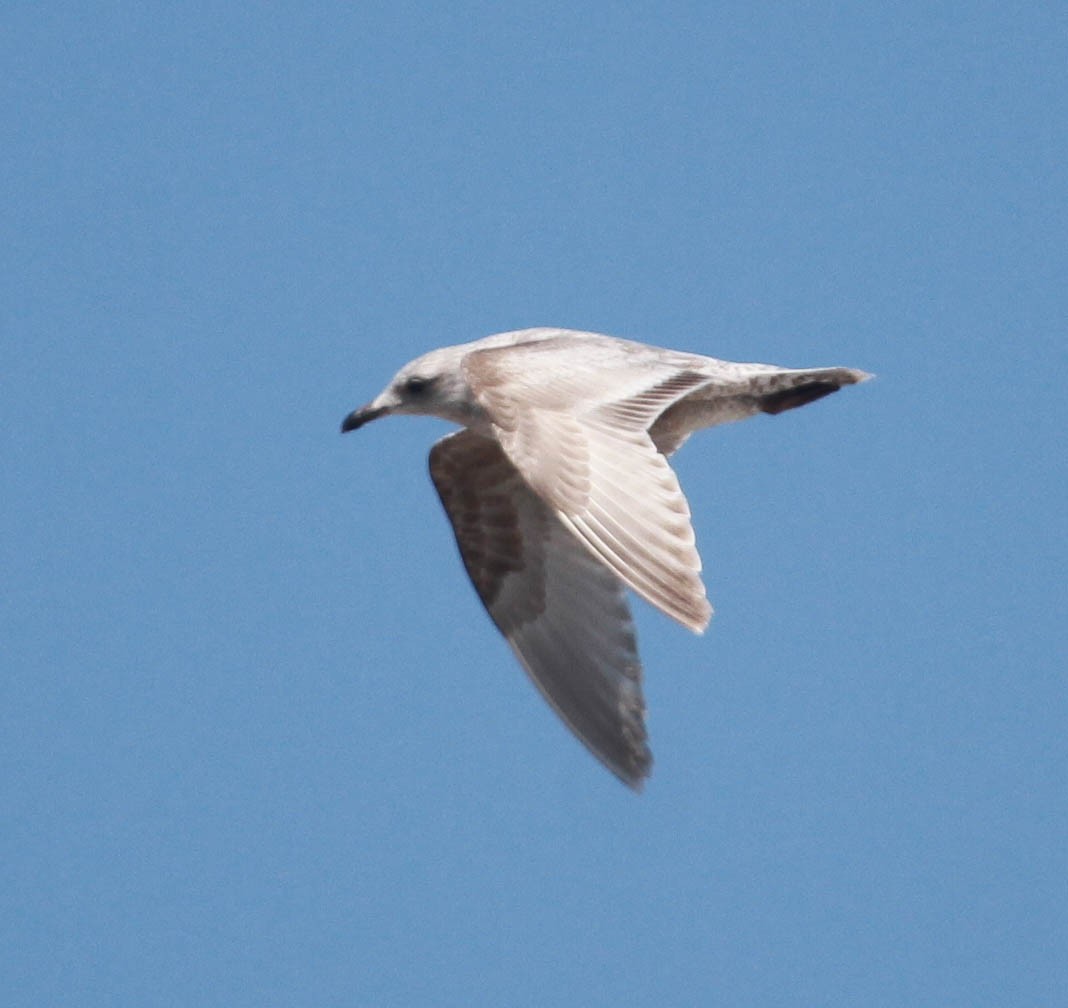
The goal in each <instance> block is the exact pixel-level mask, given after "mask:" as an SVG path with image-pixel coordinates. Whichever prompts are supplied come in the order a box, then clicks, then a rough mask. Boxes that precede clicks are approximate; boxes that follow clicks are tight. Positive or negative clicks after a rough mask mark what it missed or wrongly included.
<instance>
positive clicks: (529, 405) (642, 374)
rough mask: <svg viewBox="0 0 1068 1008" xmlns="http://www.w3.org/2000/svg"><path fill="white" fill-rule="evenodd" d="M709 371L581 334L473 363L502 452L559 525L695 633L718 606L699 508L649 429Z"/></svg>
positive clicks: (477, 390) (474, 383)
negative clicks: (712, 600)
mask: <svg viewBox="0 0 1068 1008" xmlns="http://www.w3.org/2000/svg"><path fill="white" fill-rule="evenodd" d="M563 351H567V352H563ZM701 365H702V358H696V357H692V356H687V355H684V354H673V353H669V352H667V351H659V350H656V349H655V348H651V347H644V346H642V345H641V344H632V343H626V342H624V341H620V340H607V339H606V340H604V341H603V342H602V341H589V340H580V339H575V338H572V337H560V338H557V339H550V340H545V341H542V342H538V343H527V344H520V345H517V346H511V347H503V348H496V349H490V350H481V351H475V352H473V353H471V354H469V355H468V356H467V358H465V361H464V370H465V373H466V376H467V379H468V383H469V385H470V387H471V389H472V391H473V392H474V394H475V396H476V398H477V399H478V401H479V402H480V403H481V404H482V406H483V408H484V409H485V410H486V412H487V414H488V415H489V418H490V421H491V424H492V427H493V433H494V435H495V436H496V438H497V439H498V440H499V441H500V444H501V447H502V448H503V449H504V452H505V454H506V455H507V456H508V459H509V460H510V461H511V462H512V464H513V465H514V466H515V467H516V469H518V470H519V473H520V474H521V475H522V477H523V479H524V480H525V481H526V482H527V483H528V484H529V485H530V487H531V488H532V489H533V490H534V491H535V493H536V494H537V495H538V496H539V497H541V499H542V500H543V501H545V503H546V504H548V505H549V507H550V508H551V509H552V511H553V513H554V514H555V515H556V517H557V518H558V519H559V521H560V523H561V524H563V525H564V526H565V527H566V528H568V529H570V530H571V531H572V532H574V534H575V535H576V536H577V537H578V538H579V539H580V540H581V541H582V542H583V543H585V544H586V547H587V548H588V549H589V550H590V551H591V552H592V553H593V554H594V555H595V556H596V557H598V558H599V559H600V560H601V561H602V562H603V563H604V564H606V565H607V566H608V567H609V568H610V569H611V570H612V571H613V572H614V573H615V575H616V576H617V577H619V578H620V579H621V580H622V581H624V582H625V583H626V584H628V585H629V586H630V587H631V588H633V589H634V590H635V591H636V592H638V594H639V595H641V596H643V597H644V598H645V599H647V600H648V601H649V602H651V603H652V604H653V605H655V606H657V607H658V608H659V609H661V610H662V611H663V612H665V613H666V614H667V615H669V616H671V617H673V618H674V619H676V620H678V621H679V622H680V623H682V624H683V625H684V626H686V627H689V628H690V629H692V630H695V631H697V632H700V631H701V630H703V629H704V628H705V626H707V624H708V620H709V617H710V615H711V613H712V608H711V606H710V605H709V604H708V600H707V599H706V598H705V590H704V585H703V584H702V582H701V577H700V571H701V560H700V557H699V556H698V554H697V550H696V548H695V546H694V534H693V529H692V527H691V525H690V510H689V506H688V505H687V503H686V498H685V497H684V496H683V493H682V490H681V488H680V487H679V483H678V480H677V479H676V477H675V474H674V472H673V471H672V470H671V467H670V466H669V465H668V464H667V461H666V460H665V458H664V456H663V455H662V454H661V453H660V452H658V451H657V449H656V446H655V445H654V444H653V441H652V439H651V438H650V436H649V434H648V430H647V428H648V427H649V425H650V424H651V423H652V422H653V421H654V420H655V418H656V417H657V416H659V415H660V414H661V413H662V412H663V411H664V410H665V409H666V408H668V407H669V406H670V405H671V404H672V403H674V402H676V401H678V400H679V399H681V398H682V397H684V396H686V395H687V394H688V393H690V392H692V391H693V390H695V389H697V388H700V387H701V386H703V385H705V384H707V383H708V382H709V381H711V380H712V376H710V375H709V374H708V373H703V372H701V371H699V370H697V368H698V367H700V366H701Z"/></svg>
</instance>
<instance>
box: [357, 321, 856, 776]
mask: <svg viewBox="0 0 1068 1008" xmlns="http://www.w3.org/2000/svg"><path fill="white" fill-rule="evenodd" d="M867 377H869V376H868V375H866V374H865V373H864V372H862V371H855V370H851V369H849V368H816V369H803V370H795V369H789V368H779V367H773V366H770V365H766V364H735V363H731V362H729V361H721V360H716V359H715V358H713V357H703V356H700V355H697V354H689V353H680V352H677V351H673V350H662V349H659V348H657V347H651V346H647V345H645V344H643V343H635V342H631V341H629V340H620V339H615V338H613V337H610V336H601V335H598V334H596V333H585V332H575V331H573V330H567V329H524V330H520V331H517V332H510V333H501V334H499V335H496V336H489V337H486V338H485V339H482V340H477V341H475V342H473V343H465V344H462V345H460V346H453V347H445V348H443V349H440V350H434V351H432V352H431V353H428V354H426V355H424V356H423V357H420V358H418V359H416V360H414V361H412V362H411V363H410V364H408V365H406V366H405V367H404V368H402V369H401V371H400V372H398V374H397V375H396V377H395V378H394V379H393V381H392V382H390V384H389V385H388V386H387V388H386V389H385V391H383V392H382V394H381V395H379V396H378V397H377V398H376V399H374V400H373V401H372V402H370V403H369V404H368V405H367V406H364V407H363V408H361V409H359V410H355V411H354V412H352V413H350V414H349V415H348V416H347V417H346V418H345V421H344V423H343V424H342V430H343V431H348V430H353V429H355V428H357V427H360V426H362V425H363V424H365V423H366V422H368V421H369V420H372V419H375V418H376V417H379V416H383V415H386V414H390V413H416V414H430V415H434V416H440V417H443V418H444V419H446V420H452V421H454V422H456V423H459V424H461V425H462V426H463V427H465V428H466V429H465V430H463V431H460V432H458V433H455V434H451V435H449V436H447V437H445V438H443V439H442V440H440V441H439V442H438V443H437V444H436V445H434V447H433V449H432V450H431V453H430V473H431V477H432V478H433V481H434V485H435V487H436V488H437V490H438V494H439V495H440V497H441V501H442V504H443V505H444V507H445V511H446V513H447V514H448V516H449V520H450V521H451V522H452V526H453V529H454V531H455V533H456V541H457V544H458V546H459V549H460V555H461V557H462V559H463V562H464V566H465V567H466V568H467V572H468V574H469V575H470V577H471V580H472V582H473V583H474V585H475V588H476V590H477V591H478V593H479V596H480V598H481V599H482V601H483V603H484V604H485V606H486V609H487V610H488V611H489V614H490V616H491V617H492V618H493V621H494V623H496V625H497V627H498V628H499V629H500V631H501V633H502V634H504V636H505V638H506V639H507V640H508V642H509V643H510V644H511V646H512V648H513V650H514V651H515V653H516V655H517V656H518V658H519V660H520V662H521V663H522V664H523V667H524V668H525V669H526V670H527V672H528V673H529V675H530V677H531V679H532V680H533V681H534V683H535V685H537V687H538V689H539V690H540V691H541V692H542V694H543V695H544V696H545V698H546V699H547V700H548V701H549V703H550V704H552V706H553V708H554V709H555V710H556V711H557V713H558V714H559V715H560V716H561V717H562V718H563V719H564V721H565V722H566V723H567V724H568V726H569V727H570V728H571V730H572V731H573V732H574V733H575V734H576V735H577V736H578V737H579V738H580V739H581V740H582V741H583V742H584V743H585V744H586V746H587V747H589V749H590V750H591V751H592V752H593V753H594V755H596V756H597V757H598V758H599V759H600V760H601V761H602V762H603V763H604V764H605V765H606V766H607V767H608V768H609V769H610V770H612V771H613V772H614V773H616V774H617V775H618V776H619V777H620V778H621V779H622V780H624V781H625V782H626V783H627V784H629V785H631V786H632V787H640V785H641V783H642V781H643V780H644V778H645V777H646V776H647V775H648V773H649V768H650V766H651V763H652V757H651V755H650V753H649V749H648V746H647V744H646V733H645V722H644V702H643V699H642V690H641V674H642V673H641V664H640V661H639V658H638V652H637V646H636V642H635V637H634V628H633V624H632V622H631V618H630V612H629V610H628V607H627V600H626V597H625V593H624V586H627V587H629V588H631V589H633V590H634V591H635V592H636V593H637V594H639V595H641V596H642V597H643V598H644V599H646V600H647V601H648V602H650V603H652V604H653V605H654V606H656V607H657V608H658V609H660V610H661V611H663V612H664V613H666V614H667V615H668V616H671V617H672V618H673V619H675V620H677V621H678V622H679V623H681V624H682V625H683V626H685V627H688V628H689V629H691V630H694V631H696V632H701V631H702V630H703V629H704V628H705V627H706V626H707V624H708V620H709V617H710V616H711V614H712V608H711V606H710V605H709V604H708V600H707V599H706V597H705V589H704V585H703V583H702V581H701V576H700V571H701V559H700V557H699V556H698V553H697V549H696V547H695V545H694V534H693V528H692V526H691V523H690V510H689V506H688V505H687V503H686V498H685V497H684V496H683V493H682V490H681V488H680V487H679V484H678V480H677V479H676V477H675V473H674V472H673V471H672V469H671V467H670V465H669V464H668V462H667V457H668V456H670V455H671V454H672V452H674V451H675V450H676V449H677V448H678V447H679V446H680V445H681V444H682V443H683V442H684V441H685V440H686V438H688V437H689V436H690V435H691V434H692V433H693V432H694V431H697V430H700V429H702V428H704V427H711V426H713V425H715V424H719V423H724V422H727V421H730V420H740V419H743V418H745V417H748V416H752V415H754V414H756V413H759V412H765V413H772V414H775V413H780V412H782V411H784V410H787V409H792V408H794V407H795V406H801V405H804V404H805V403H808V402H812V401H813V400H815V399H818V398H821V397H822V396H824V395H827V394H829V393H831V392H834V391H836V390H837V389H839V388H840V387H841V386H843V385H852V384H855V383H856V382H859V381H863V380H864V379H865V378H867Z"/></svg>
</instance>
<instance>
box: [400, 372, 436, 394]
mask: <svg viewBox="0 0 1068 1008" xmlns="http://www.w3.org/2000/svg"><path fill="white" fill-rule="evenodd" d="M430 384H431V382H430V379H429V378H422V377H420V376H419V375H412V376H411V378H408V379H406V380H405V382H404V391H405V392H407V393H408V394H409V395H422V394H423V393H424V392H425V391H426V390H427V389H428V388H430Z"/></svg>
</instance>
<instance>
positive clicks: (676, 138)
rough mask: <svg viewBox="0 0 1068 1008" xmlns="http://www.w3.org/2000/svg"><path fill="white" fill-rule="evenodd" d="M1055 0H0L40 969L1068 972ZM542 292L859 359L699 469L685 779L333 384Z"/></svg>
mask: <svg viewBox="0 0 1068 1008" xmlns="http://www.w3.org/2000/svg"><path fill="white" fill-rule="evenodd" d="M1066 38H1068V15H1066V13H1065V9H1064V7H1063V5H1061V4H1055V3H1026V4H1011V3H1010V4H1006V3H1004V2H1001V0H999V2H970V3H947V4H927V3H898V4H886V3H868V4H852V5H846V4H827V3H824V4H819V3H817V4H804V5H801V4H797V5H793V4H776V3H748V4H727V3H679V4H670V3H669V4H629V5H617V4H588V5H574V4H559V3H553V2H548V3H547V2H539V3H536V4H533V3H513V4H491V3H484V4H478V3H474V4H471V3H460V4H444V3H442V4H408V3H397V2H390V3H356V4H327V3H312V4H302V5H296V6H292V7H290V8H289V9H285V8H284V7H279V6H276V5H258V4H255V5H243V4H242V5H239V4H205V3H186V4H162V3H143V4H134V3H100V4H90V5H83V4H64V3H55V4H27V3H18V2H14V3H8V4H5V5H4V9H3V11H2V12H0V60H2V62H0V65H2V67H3V73H2V77H3V93H2V97H3V101H2V103H0V129H2V142H0V169H2V185H3V201H2V215H3V216H2V222H0V224H2V238H3V240H2V243H0V259H2V270H0V320H2V332H3V357H2V369H0V372H2V373H0V411H2V426H3V430H2V434H0V444H2V452H3V482H4V490H3V493H2V496H0V528H2V537H0V568H2V578H0V585H2V607H0V648H2V656H3V657H2V664H3V675H2V677H0V682H2V690H3V693H2V702H0V757H2V774H0V810H2V817H0V986H2V988H3V989H4V991H5V994H4V1002H5V1004H7V1005H12V1006H34V1008H38V1006H42V1005H77V1006H79V1008H84V1006H98V1005H100V1006H103V1005H108V1006H111V1005H137V1006H156V1005H174V1006H182V1008H189V1006H201V1005H225V1006H229V1008H245V1006H248V1008H253V1006H256V1008H259V1006H265V1005H266V1006H274V1005H278V1006H290V1005H292V1006H305V1005H308V1006H324V1005H331V1006H333V1005H338V1006H347V1005H352V1006H363V1005H368V1006H371V1005H373V1006H403V1005H431V1004H432V1005H449V1006H452V1005H456V1006H467V1005H478V1004H485V1005H541V1006H546V1005H552V1006H556V1005H560V1006H565V1005H566V1006H575V1005H583V1006H604V1005H612V1006H620V1005H627V1006H652V1005H656V1006H664V1005H712V1004H715V1005H729V1006H735V1005H737V1006H779V1005H781V1006H792V1005H799V1006H817V1005H818V1006H847V1005H848V1006H852V1005H858V1006H884V1005H885V1006H910V1008H911V1006H917V1005H931V1006H939V1008H944V1006H958V1005H959V1006H978V1005H984V1006H985V1005H990V1006H1006V1005H1057V1004H1064V1003H1066V1002H1065V998H1066V997H1068V995H1066V993H1065V992H1066V990H1068V966H1066V964H1068V923H1066V918H1065V912H1066V911H1065V906H1066V902H1068V854H1066V850H1068V814H1066V797H1068V771H1066V767H1068V745H1066V741H1065V729H1066V723H1068V721H1066V718H1068V703H1066V689H1065V671H1066V669H1065V666H1066V664H1068V661H1066V658H1068V613H1066V592H1065V567H1066V563H1068V535H1066V524H1068V523H1066V513H1068V508H1066V503H1065V500H1066V496H1068V487H1066V479H1065V454H1066V453H1065V442H1064V437H1065V427H1066V420H1068V410H1066V406H1065V400H1066V380H1068V366H1066V362H1068V350H1066V342H1065V339H1066V320H1068V280H1066V278H1068V228H1066V223H1068V221H1066V216H1068V214H1066V209H1065V207H1066V195H1068V182H1066V170H1065V165H1066V163H1068V128H1066V124H1068V99H1066V95H1068V55H1066V54H1068V45H1066ZM532 325H560V326H567V327H572V328H586V329H593V330H597V331H601V332H608V333H612V334H614V335H618V336H626V337H630V338H634V339H639V340H644V341H647V342H652V343H657V344H660V345H663V346H668V347H674V348H678V349H687V350H694V351H697V352H700V353H705V354H710V355H713V356H719V357H725V358H729V359H735V360H757V361H766V362H771V363H777V364H784V365H796V366H801V365H825V364H826V365H832V364H835V365H837V364H841V365H848V366H852V367H859V368H863V369H865V370H868V371H873V372H875V373H876V374H877V375H878V379H877V380H876V381H874V382H870V383H868V384H866V385H864V386H861V387H859V388H851V389H846V390H844V391H843V392H841V393H840V394H838V395H836V396H834V397H832V398H830V399H827V400H825V401H823V402H820V403H818V404H815V405H813V406H810V407H807V408H805V409H803V410H798V411H796V412H792V413H788V414H784V415H783V416H780V417H775V418H768V417H760V418H757V419H754V420H751V421H748V422H747V423H745V424H741V425H736V426H733V427H726V428H721V429H719V430H715V431H711V432H708V433H707V434H705V435H703V436H700V437H698V438H695V439H694V440H693V441H691V442H690V443H689V444H688V445H687V446H686V448H685V449H684V450H683V452H682V453H681V454H680V455H679V456H678V460H677V468H678V471H679V473H680V476H681V479H682V481H683V485H684V487H685V489H686V490H687V492H688V495H689V499H690V503H691V506H692V509H693V512H694V516H695V526H696V530H697V535H698V542H699V545H700V547H701V550H702V554H703V557H704V561H705V569H706V574H707V582H708V587H709V593H710V596H711V598H712V601H713V603H714V604H715V606H716V610H717V612H716V616H715V618H714V619H713V622H712V625H711V627H710V629H709V631H708V633H707V634H706V635H705V636H704V637H701V638H698V637H694V636H692V635H690V634H688V633H686V632H685V631H683V630H682V629H680V628H679V627H677V626H676V625H674V624H672V623H671V622H670V621H669V620H667V619H665V618H664V617H662V616H661V615H660V614H659V613H656V612H654V611H652V610H650V609H649V608H648V607H647V606H645V605H644V604H643V603H640V602H636V603H635V613H636V618H637V621H638V628H639V636H640V641H641V645H642V651H643V655H644V658H645V664H646V676H647V699H648V704H649V727H650V731H651V736H652V745H653V750H654V753H655V756H656V765H655V768H654V773H653V777H652V778H651V780H650V782H649V784H648V786H647V788H646V790H645V793H644V794H642V795H640V796H639V795H635V794H632V793H631V792H629V791H628V790H627V789H625V788H624V787H622V786H621V785H620V784H619V783H618V782H617V781H616V780H615V779H614V778H612V777H611V776H610V775H609V774H608V773H607V772H606V771H605V770H604V769H603V768H601V767H600V766H599V765H598V764H597V763H596V761H594V760H593V759H592V758H591V757H590V756H589V755H588V754H587V753H586V752H585V750H584V749H583V748H582V747H581V746H580V745H579V744H578V743H576V742H575V741H574V740H573V739H572V738H571V737H570V736H569V735H568V733H567V732H566V730H565V729H564V728H563V727H562V726H561V725H560V724H559V723H558V722H557V721H556V719H555V718H554V716H553V715H552V713H551V712H550V711H549V710H548V708H547V707H546V706H545V704H544V703H543V702H542V701H541V700H540V698H539V697H538V696H537V695H536V693H535V691H534V690H533V689H532V688H531V686H530V685H529V683H528V682H527V681H526V680H525V678H524V676H523V674H522V672H521V671H520V669H519V667H518V666H517V665H516V663H515V662H514V660H513V659H512V657H511V654H510V652H509V651H508V649H507V647H506V645H505V644H504V642H503V641H502V640H501V639H500V637H499V636H498V635H497V633H496V631H495V630H494V629H493V627H492V625H491V624H490V622H489V620H488V618H487V617H486V615H485V613H484V612H483V610H482V608H481V606H480V605H479V603H478V601H477V599H476V597H475V594H474V591H473V590H472V588H471V587H470V585H469V583H468V581H467V579H466V576H465V575H464V573H463V571H462V569H461V567H460V564H459V561H458V558H457V556H456V553H455V547H454V544H453V541H452V538H451V533H450V531H449V528H448V525H447V523H446V520H445V517H444V515H443V513H442V512H441V509H440V507H439V505H438V502H437V499H436V496H435V494H434V492H433V489H432V487H431V485H430V482H429V479H428V477H427V474H426V457H427V452H428V450H429V448H430V445H431V443H432V442H433V441H434V440H435V439H436V438H437V437H439V436H441V434H442V433H444V432H445V431H447V430H448V429H449V428H448V426H447V425H446V424H443V423H440V422H438V421H434V420H424V419H418V420H416V419H399V420H391V421H384V422H382V423H380V424H375V425H373V426H372V427H370V428H367V429H366V430H363V431H360V432H359V433H358V434H352V435H348V436H346V437H344V438H342V437H340V436H339V434H338V424H339V422H340V420H341V418H342V416H343V415H344V414H345V413H347V412H348V411H349V410H350V409H352V408H353V407H355V406H358V405H360V404H362V403H363V402H365V401H367V400H368V399H369V398H371V397H372V396H373V395H374V394H376V393H377V392H378V391H379V390H380V388H381V387H382V386H383V385H384V384H385V383H386V381H387V380H388V379H389V378H390V376H391V375H392V374H393V373H394V371H396V370H397V368H399V367H400V366H401V365H402V364H404V363H405V362H406V361H407V360H409V359H410V358H412V357H414V356H416V355H418V354H420V353H422V352H424V351H425V350H428V349H431V348H433V347H436V346H440V345H444V344H449V343H457V342H462V341H466V340H470V339H475V338H478V337H480V336H483V335H486V334H489V333H492V332H496V331H500V330H504V329H513V328H519V327H526V326H532Z"/></svg>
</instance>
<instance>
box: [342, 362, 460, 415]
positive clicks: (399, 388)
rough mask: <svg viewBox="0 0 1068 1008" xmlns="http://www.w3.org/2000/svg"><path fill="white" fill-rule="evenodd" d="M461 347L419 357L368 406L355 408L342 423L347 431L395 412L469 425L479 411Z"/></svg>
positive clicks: (399, 373) (403, 368)
mask: <svg viewBox="0 0 1068 1008" xmlns="http://www.w3.org/2000/svg"><path fill="white" fill-rule="evenodd" d="M462 361H463V353H462V352H461V348H459V347H444V348H443V349H441V350H432V351H431V352H430V353H428V354H424V355H423V356H422V357H417V358H416V359H415V360H413V361H412V362H411V363H409V364H405V365H404V367H402V368H401V369H400V371H398V372H397V374H396V375H395V376H394V377H393V380H392V381H391V382H390V383H389V384H388V385H387V386H386V387H385V389H384V390H383V391H382V392H381V394H380V395H378V396H377V397H376V398H374V399H372V400H371V401H370V402H369V403H367V405H366V406H361V407H360V408H359V409H356V410H353V411H352V412H351V413H350V414H349V415H348V416H347V417H345V419H344V420H343V421H342V423H341V432H342V433H343V434H344V433H346V432H348V431H351V430H356V429H357V428H358V427H362V426H363V425H364V424H366V423H369V422H370V421H371V420H377V419H378V418H379V417H381V416H387V415H388V414H391V413H411V414H415V415H417V416H436V417H441V418H442V419H443V420H452V421H453V422H455V423H458V424H463V425H467V424H469V423H470V422H471V420H472V418H473V417H474V415H475V413H476V412H477V411H478V409H477V405H476V404H475V403H474V401H473V398H472V396H471V392H470V389H469V388H468V385H467V380H466V378H465V377H464V374H463V366H462Z"/></svg>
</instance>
